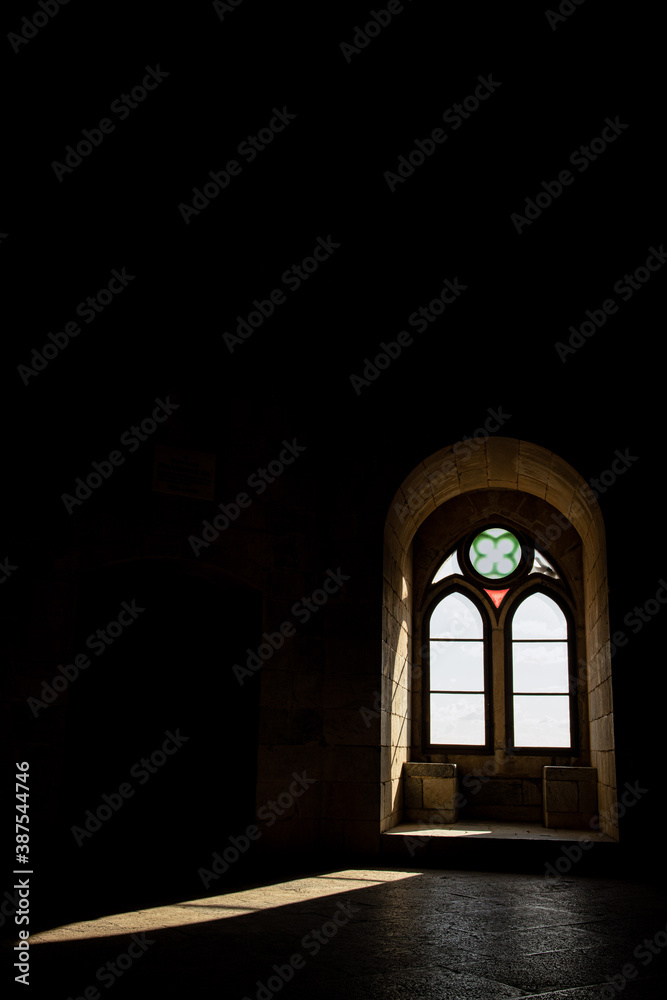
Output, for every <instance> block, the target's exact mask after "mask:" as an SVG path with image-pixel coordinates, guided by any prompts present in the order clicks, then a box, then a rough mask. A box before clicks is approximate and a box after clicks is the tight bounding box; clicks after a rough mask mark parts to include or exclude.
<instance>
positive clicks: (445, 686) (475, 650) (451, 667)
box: [430, 639, 484, 691]
mask: <svg viewBox="0 0 667 1000" xmlns="http://www.w3.org/2000/svg"><path fill="white" fill-rule="evenodd" d="M430 652H431V690H432V691H437V690H440V691H484V643H483V642H481V640H480V641H478V642H453V641H449V640H447V639H445V640H443V641H442V642H431V644H430Z"/></svg>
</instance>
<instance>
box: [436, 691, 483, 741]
mask: <svg viewBox="0 0 667 1000" xmlns="http://www.w3.org/2000/svg"><path fill="white" fill-rule="evenodd" d="M484 742H485V740H484V695H483V694H432V695H431V743H460V744H465V745H467V746H476V745H477V746H480V745H483V744H484Z"/></svg>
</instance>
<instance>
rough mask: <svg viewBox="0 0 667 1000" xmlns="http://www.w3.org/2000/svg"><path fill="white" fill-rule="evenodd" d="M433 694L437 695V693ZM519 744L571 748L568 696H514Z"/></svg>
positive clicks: (516, 737)
mask: <svg viewBox="0 0 667 1000" xmlns="http://www.w3.org/2000/svg"><path fill="white" fill-rule="evenodd" d="M431 697H434V696H433V695H432V696H431ZM514 745H515V746H516V747H569V746H570V699H569V698H568V696H567V695H558V694H557V695H553V697H551V696H545V697H542V698H540V697H539V695H538V696H535V697H531V696H530V695H525V694H518V695H515V696H514Z"/></svg>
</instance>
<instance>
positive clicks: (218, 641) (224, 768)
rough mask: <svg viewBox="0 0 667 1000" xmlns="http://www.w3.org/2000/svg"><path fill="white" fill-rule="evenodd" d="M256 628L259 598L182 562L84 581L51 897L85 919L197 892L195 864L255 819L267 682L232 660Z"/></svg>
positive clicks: (121, 568)
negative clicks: (56, 884) (78, 667)
mask: <svg viewBox="0 0 667 1000" xmlns="http://www.w3.org/2000/svg"><path fill="white" fill-rule="evenodd" d="M260 631H261V601H260V598H259V596H258V595H256V594H254V593H252V592H249V591H240V590H238V589H236V590H234V589H231V588H229V587H227V586H224V585H217V584H212V583H211V582H209V581H207V580H204V579H201V578H199V577H196V576H193V575H190V574H189V573H188V568H187V567H186V566H181V565H180V564H176V563H166V562H157V561H141V562H132V563H125V564H122V565H116V566H113V567H109V568H105V569H104V570H101V571H98V572H96V573H95V574H94V575H91V577H90V578H89V579H87V580H86V581H85V584H84V585H83V586H82V588H81V594H80V598H79V614H78V630H77V635H76V639H75V642H74V648H75V650H77V651H81V650H85V652H86V655H87V656H88V657H89V659H90V666H89V667H88V668H86V669H85V670H82V671H81V673H80V676H79V677H78V678H77V679H76V681H74V682H73V683H71V685H70V687H69V689H68V698H69V703H68V712H67V748H66V760H65V766H64V775H65V780H64V786H63V788H62V798H61V808H60V811H59V815H58V818H57V823H56V829H55V836H54V846H55V847H56V850H57V858H58V862H57V869H58V870H59V872H60V873H61V874H60V876H58V877H59V879H60V881H61V883H62V884H63V891H58V890H56V892H55V893H54V894H53V899H52V905H56V906H63V905H65V904H64V901H65V900H67V901H68V903H67V905H68V910H69V911H71V912H74V911H76V912H77V913H78V914H79V915H84V914H86V915H87V914H89V913H91V912H102V911H103V910H104V909H105V908H107V907H108V906H110V905H111V906H112V907H120V908H127V907H131V906H147V905H152V904H154V903H155V902H156V901H160V900H165V899H168V898H175V897H177V896H178V895H179V893H185V894H188V893H191V894H192V895H199V894H200V893H201V882H200V880H199V878H198V876H197V870H198V868H199V867H200V866H201V864H202V863H204V862H205V861H206V860H207V859H208V857H209V856H210V854H211V852H212V851H213V850H215V849H216V848H217V847H219V845H220V843H221V842H224V841H225V839H226V837H227V836H229V835H230V834H233V833H236V832H237V831H238V830H239V829H243V827H244V826H245V825H246V824H247V823H248V821H249V819H252V817H253V816H254V807H255V786H256V766H257V725H258V712H259V692H260V685H259V683H257V684H254V685H253V684H248V685H245V686H244V687H241V686H240V685H239V684H238V683H237V681H236V679H235V677H234V675H233V672H232V669H231V667H232V664H233V663H234V662H235V661H236V660H237V659H238V657H239V655H240V653H242V652H243V650H244V649H245V648H246V647H247V646H248V645H250V644H252V643H253V642H254V641H255V638H256V636H258V635H259V633H260ZM64 885H66V890H65V889H64ZM53 900H60V901H61V902H60V903H58V904H54V903H53Z"/></svg>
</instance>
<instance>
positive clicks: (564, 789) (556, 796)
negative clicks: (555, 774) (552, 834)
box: [544, 781, 579, 813]
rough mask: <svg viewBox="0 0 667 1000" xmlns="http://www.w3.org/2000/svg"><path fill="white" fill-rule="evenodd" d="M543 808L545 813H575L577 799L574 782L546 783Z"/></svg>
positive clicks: (577, 803) (577, 805) (577, 804)
mask: <svg viewBox="0 0 667 1000" xmlns="http://www.w3.org/2000/svg"><path fill="white" fill-rule="evenodd" d="M544 808H545V809H546V811H547V812H549V813H552V812H572V813H575V812H577V810H578V808H579V797H578V795H577V783H576V781H547V782H546V783H545V795H544Z"/></svg>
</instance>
